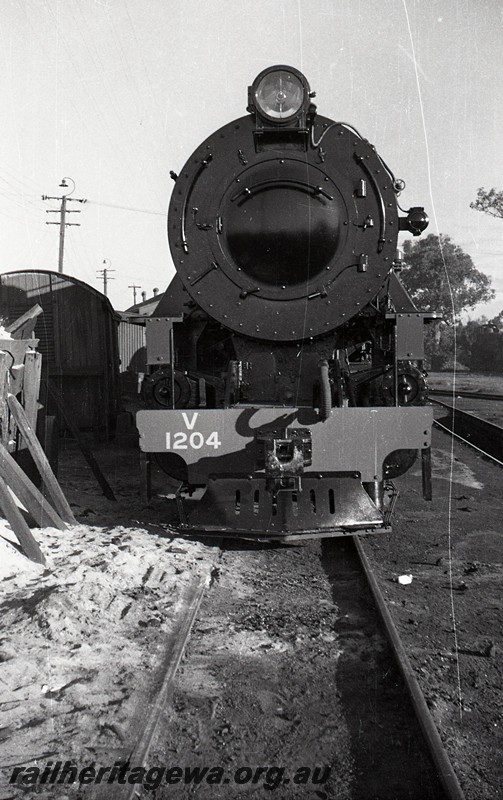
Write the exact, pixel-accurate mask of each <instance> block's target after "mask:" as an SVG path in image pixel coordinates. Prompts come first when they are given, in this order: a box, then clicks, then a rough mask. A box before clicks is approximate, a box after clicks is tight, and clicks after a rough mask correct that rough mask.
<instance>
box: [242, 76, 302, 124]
mask: <svg viewBox="0 0 503 800" xmlns="http://www.w3.org/2000/svg"><path fill="white" fill-rule="evenodd" d="M250 99H251V102H252V103H253V106H254V107H255V110H256V111H257V113H258V114H260V116H261V117H263V118H265V119H266V120H268V121H270V122H274V123H283V122H288V121H289V120H292V119H294V118H295V117H296V116H298V114H299V113H300V112H301V111H302V110H304V109H305V108H306V107H307V105H308V102H309V86H308V83H307V81H306V79H305V78H304V76H303V75H302V73H300V72H299V71H298V70H294V69H292V68H291V67H283V66H278V67H270V68H269V69H267V70H264V71H263V72H261V73H260V75H258V77H257V78H256V79H255V81H254V83H253V86H252V87H251V98H250Z"/></svg>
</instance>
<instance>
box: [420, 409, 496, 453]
mask: <svg viewBox="0 0 503 800" xmlns="http://www.w3.org/2000/svg"><path fill="white" fill-rule="evenodd" d="M432 402H433V403H434V404H435V405H436V406H437V407H440V408H442V409H444V410H445V411H446V412H447V414H446V415H445V416H444V417H441V418H440V419H435V421H434V424H435V425H436V426H437V427H438V428H441V429H442V430H445V431H447V432H448V433H450V434H451V435H453V436H455V437H456V438H458V439H461V440H462V441H463V442H465V443H466V444H468V445H470V446H471V447H473V448H475V449H476V450H478V451H480V452H481V453H482V454H483V455H485V456H488V457H489V458H491V459H492V460H493V461H496V462H497V463H499V464H503V428H502V427H501V426H500V425H496V424H494V423H493V422H489V421H488V420H487V419H483V418H482V417H479V416H477V415H476V414H474V413H472V412H469V411H464V410H462V409H460V408H458V407H457V406H453V405H452V404H450V403H445V402H443V401H441V400H436V399H433V400H432Z"/></svg>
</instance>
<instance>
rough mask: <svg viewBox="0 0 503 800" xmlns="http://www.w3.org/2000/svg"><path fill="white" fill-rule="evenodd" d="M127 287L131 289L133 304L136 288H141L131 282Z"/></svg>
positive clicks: (134, 303)
mask: <svg viewBox="0 0 503 800" xmlns="http://www.w3.org/2000/svg"><path fill="white" fill-rule="evenodd" d="M127 288H128V289H132V290H133V305H136V290H137V289H141V286H137V285H136V284H135V283H132V284H130V285H129V286H128V287H127Z"/></svg>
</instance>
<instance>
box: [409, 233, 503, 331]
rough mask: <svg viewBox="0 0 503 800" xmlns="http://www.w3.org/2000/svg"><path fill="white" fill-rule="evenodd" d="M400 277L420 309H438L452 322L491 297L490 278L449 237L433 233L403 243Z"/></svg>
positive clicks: (492, 291)
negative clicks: (402, 267)
mask: <svg viewBox="0 0 503 800" xmlns="http://www.w3.org/2000/svg"><path fill="white" fill-rule="evenodd" d="M403 249H404V264H405V266H404V269H403V270H402V273H401V276H400V277H401V279H403V283H404V284H405V286H406V288H407V290H408V291H409V293H410V295H411V297H412V299H413V300H414V302H415V303H416V305H417V306H418V308H419V309H420V310H421V311H438V312H439V313H440V314H442V316H443V317H444V319H445V320H446V321H447V322H453V321H454V320H455V319H456V318H457V317H458V316H459V314H460V313H461V312H462V311H466V310H467V309H469V308H473V307H474V306H476V305H478V303H484V302H488V301H489V300H491V299H492V298H493V297H494V295H495V293H494V290H493V289H492V288H491V279H490V278H489V276H488V275H485V274H484V273H483V272H480V271H479V270H478V269H477V268H476V267H475V265H474V263H473V261H472V259H471V257H470V256H469V255H468V253H465V252H464V251H463V250H462V249H461V248H460V247H458V245H456V244H454V242H453V241H452V240H451V238H450V237H449V236H445V235H444V234H440V235H439V236H436V235H435V234H432V233H430V235H429V236H426V237H425V238H424V239H419V240H416V241H412V240H410V239H408V240H407V241H405V242H404V246H403Z"/></svg>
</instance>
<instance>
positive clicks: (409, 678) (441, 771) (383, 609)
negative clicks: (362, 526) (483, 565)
mask: <svg viewBox="0 0 503 800" xmlns="http://www.w3.org/2000/svg"><path fill="white" fill-rule="evenodd" d="M354 542H355V547H356V551H357V553H358V557H359V559H360V562H361V565H362V568H363V571H364V573H365V577H366V579H367V582H368V584H369V587H370V590H371V592H372V596H373V598H374V602H375V604H376V606H377V610H378V612H379V614H380V617H381V620H382V622H383V624H384V629H385V633H386V636H387V638H388V641H389V643H390V646H391V649H392V651H393V654H394V656H395V658H396V661H397V664H398V667H399V670H400V673H401V675H402V677H403V679H404V681H405V685H406V686H407V690H408V692H409V694H410V698H411V701H412V705H413V707H414V710H415V712H416V715H417V718H418V721H419V724H420V726H421V730H422V733H423V736H424V739H425V742H426V745H427V747H428V750H429V753H430V755H431V758H432V760H433V763H434V765H435V767H436V770H437V773H438V778H439V781H440V783H441V784H442V788H443V789H444V792H445V794H446V798H447V800H465V795H464V792H463V790H462V788H461V786H460V784H459V781H458V779H457V776H456V773H455V772H454V769H453V767H452V764H451V762H450V760H449V757H448V755H447V753H446V751H445V748H444V745H443V743H442V740H441V738H440V734H439V732H438V730H437V727H436V725H435V723H434V722H433V719H432V716H431V714H430V711H429V709H428V706H427V705H426V700H425V699H424V696H423V693H422V691H421V687H420V686H419V682H418V680H417V678H416V676H415V674H414V670H413V668H412V665H411V663H410V661H409V658H408V656H407V653H406V652H405V649H404V646H403V644H402V642H401V640H400V637H399V635H398V631H397V629H396V627H395V623H394V622H393V618H392V616H391V614H390V612H389V610H388V607H387V605H386V601H385V599H384V597H383V595H382V593H381V590H380V588H379V585H378V583H377V580H376V578H375V576H374V574H373V572H372V569H371V566H370V563H369V560H368V558H367V556H366V554H365V551H364V549H363V546H362V544H361V542H360V539H359V537H358V536H355V537H354Z"/></svg>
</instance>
